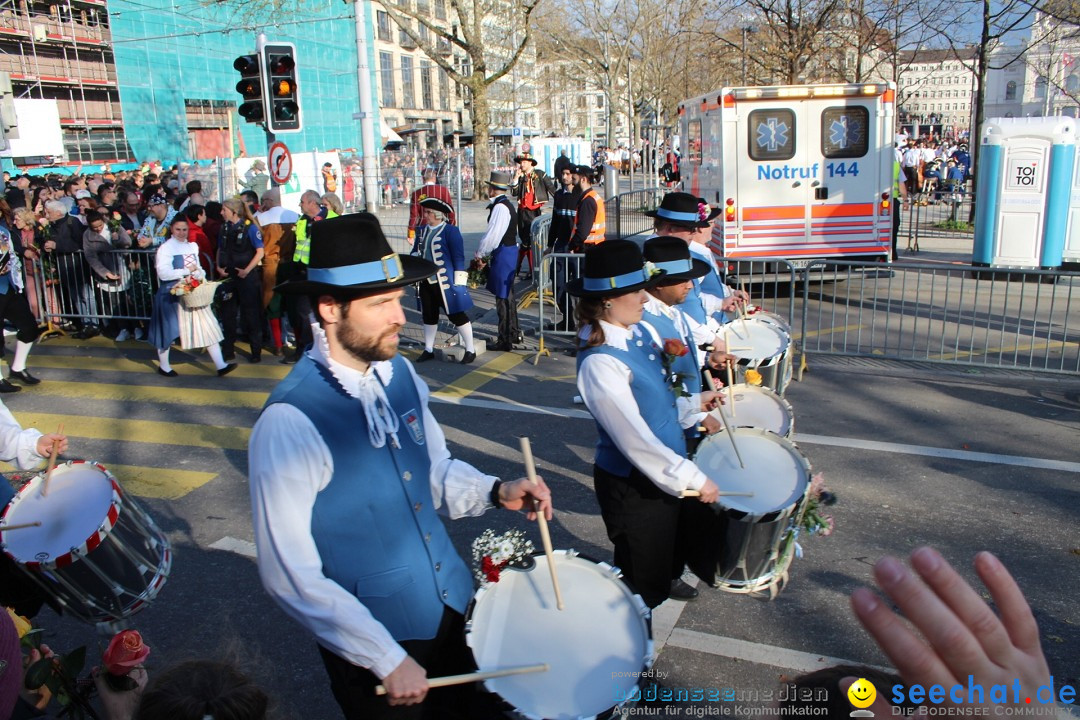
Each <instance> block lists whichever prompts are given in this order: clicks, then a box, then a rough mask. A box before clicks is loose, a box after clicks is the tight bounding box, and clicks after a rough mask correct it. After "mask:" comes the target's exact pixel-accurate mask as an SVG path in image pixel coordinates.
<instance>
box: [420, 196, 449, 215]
mask: <svg viewBox="0 0 1080 720" xmlns="http://www.w3.org/2000/svg"><path fill="white" fill-rule="evenodd" d="M420 207H425V208H430V209H431V210H438V211H439V212H441V213H442V214H443V215H446V216H447V217H449V216H450V215H451V214H453V212H454V208H452V207H450V205H448V204H447V203H446V202H445V201H443V200H440V199H439V198H434V197H427V198H424V199H423V200H421V201H420Z"/></svg>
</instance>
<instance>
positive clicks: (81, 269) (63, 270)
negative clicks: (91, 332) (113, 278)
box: [54, 253, 86, 330]
mask: <svg viewBox="0 0 1080 720" xmlns="http://www.w3.org/2000/svg"><path fill="white" fill-rule="evenodd" d="M54 258H55V260H56V272H57V275H58V277H59V279H60V283H59V286H60V312H61V314H62V315H64V319H65V320H67V321H68V322H70V323H71V325H72V326H73V327H74V328H75V329H76V330H82V328H83V324H84V323H83V317H82V312H83V311H82V294H83V288H84V287H85V286H86V266H85V265H83V260H82V255H77V254H71V253H64V254H54Z"/></svg>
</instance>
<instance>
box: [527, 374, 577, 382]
mask: <svg viewBox="0 0 1080 720" xmlns="http://www.w3.org/2000/svg"><path fill="white" fill-rule="evenodd" d="M533 379H534V380H537V381H539V382H543V381H545V380H576V379H577V375H552V376H551V377H537V378H533Z"/></svg>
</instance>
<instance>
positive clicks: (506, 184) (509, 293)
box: [476, 171, 525, 352]
mask: <svg viewBox="0 0 1080 720" xmlns="http://www.w3.org/2000/svg"><path fill="white" fill-rule="evenodd" d="M487 186H488V197H489V198H490V199H491V202H489V203H488V226H487V232H485V233H484V237H482V238H480V247H479V248H478V249H477V251H476V258H477V259H478V260H479V259H481V258H483V257H484V256H485V255H489V254H490V255H491V267H490V268H489V269H488V281H487V289H488V290H489V291H491V293H492V294H493V295H495V309H496V310H497V311H498V313H499V337H498V340H497V341H496V343H495V346H494V348H492V349H493V350H498V351H500V352H510V351H511V350H513V349H514V343H515V342H518V343H520V342H524V340H525V337H524V336H523V335H522V334H521V329H520V328H519V327H518V317H517V304H516V303H515V302H514V274H515V272H516V269H515V266H514V262H515V259H516V258H517V241H516V239H515V238H516V237H517V229H516V228H517V211H516V210H515V209H514V205H513V203H511V202H510V200H509V198H507V197H506V191H507V190H509V189H510V174H509V173H504V172H498V171H493V172H492V173H491V179H490V180H488V181H487Z"/></svg>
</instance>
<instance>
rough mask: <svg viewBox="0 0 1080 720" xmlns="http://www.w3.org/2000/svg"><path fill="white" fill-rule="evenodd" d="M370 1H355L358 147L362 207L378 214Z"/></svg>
mask: <svg viewBox="0 0 1080 720" xmlns="http://www.w3.org/2000/svg"><path fill="white" fill-rule="evenodd" d="M369 2H370V0H355V2H353V11H354V12H355V13H356V82H357V84H358V85H359V90H360V112H359V113H358V115H359V116H360V117H359V120H360V145H361V150H362V152H363V169H364V204H365V209H366V210H367V211H368V212H369V213H372V214H377V213H378V212H379V202H378V192H379V190H378V188H379V182H378V177H377V176H376V172H377V168H376V164H375V153H376V152H378V151H377V150H376V149H375V106H374V103H373V102H372V97H371V68H370V66H369V65H368V40H367V8H368V4H369Z"/></svg>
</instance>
